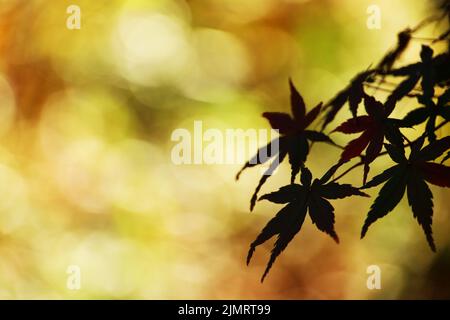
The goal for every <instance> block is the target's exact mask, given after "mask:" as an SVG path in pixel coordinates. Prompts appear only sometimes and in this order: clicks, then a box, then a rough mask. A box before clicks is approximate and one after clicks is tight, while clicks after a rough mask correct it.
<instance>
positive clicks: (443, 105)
mask: <svg viewBox="0 0 450 320" xmlns="http://www.w3.org/2000/svg"><path fill="white" fill-rule="evenodd" d="M449 101H450V89H447V90H446V91H445V92H444V93H443V94H442V95H441V96H439V98H438V101H437V103H434V101H433V100H432V99H430V100H428V101H424V100H422V98H421V97H419V102H422V103H423V104H425V107H421V108H417V109H415V110H413V111H411V112H409V113H408V114H407V115H406V116H405V118H403V120H402V121H401V126H402V127H412V126H415V125H418V124H421V123H422V122H425V121H427V124H426V133H427V136H428V139H429V141H430V142H431V141H434V140H436V133H435V128H436V118H437V117H438V116H441V117H442V118H444V119H445V120H448V121H450V107H448V106H447V105H448V102H449Z"/></svg>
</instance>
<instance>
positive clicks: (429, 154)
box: [361, 137, 450, 251]
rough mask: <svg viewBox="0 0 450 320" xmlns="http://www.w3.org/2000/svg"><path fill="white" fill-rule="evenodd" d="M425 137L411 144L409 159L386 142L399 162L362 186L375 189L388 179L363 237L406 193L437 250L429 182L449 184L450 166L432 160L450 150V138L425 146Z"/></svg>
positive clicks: (366, 222) (362, 233) (415, 215)
mask: <svg viewBox="0 0 450 320" xmlns="http://www.w3.org/2000/svg"><path fill="white" fill-rule="evenodd" d="M423 143H424V138H423V137H422V138H420V139H418V140H417V141H416V142H414V143H413V144H412V145H411V153H410V156H409V159H407V158H406V156H405V150H404V147H403V146H394V145H391V144H386V145H385V147H386V150H387V152H388V154H389V156H390V157H391V159H392V160H393V161H395V162H396V163H397V164H396V165H394V166H393V167H391V168H389V169H387V170H385V171H384V172H383V173H381V174H379V175H377V176H375V177H374V178H373V179H372V180H371V181H369V182H368V183H367V184H366V185H364V186H363V187H362V188H361V189H366V188H372V187H375V186H377V185H379V184H381V183H383V182H386V183H385V184H384V185H383V187H382V188H381V190H380V193H379V195H378V197H377V198H376V199H375V201H374V202H373V204H372V206H371V207H370V210H369V212H368V214H367V218H366V220H365V222H364V225H363V227H362V231H361V238H363V237H364V236H365V235H366V233H367V230H368V228H369V227H370V225H371V224H372V223H374V222H375V221H376V220H378V219H380V218H382V217H384V216H386V215H387V214H388V213H389V212H391V211H392V210H393V209H394V208H395V207H396V206H397V205H398V203H399V202H400V200H401V199H402V198H403V195H404V193H405V191H406V192H407V197H408V203H409V205H410V207H411V209H412V212H413V215H414V218H416V219H417V221H418V223H419V225H420V226H421V227H422V229H423V231H424V233H425V236H426V239H427V241H428V244H429V246H430V248H431V250H433V251H436V246H435V244H434V240H433V234H432V228H431V225H432V218H433V194H432V193H431V191H430V189H429V187H428V184H427V182H428V183H431V184H433V185H436V186H440V187H447V188H448V187H450V167H447V166H445V165H443V164H437V163H434V162H431V161H432V160H435V159H436V158H438V157H439V156H441V155H442V154H443V153H444V152H445V151H446V150H448V149H450V137H446V138H443V139H440V140H436V141H434V142H432V143H430V144H429V145H427V146H426V147H424V148H422V146H423Z"/></svg>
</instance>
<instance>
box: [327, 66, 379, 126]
mask: <svg viewBox="0 0 450 320" xmlns="http://www.w3.org/2000/svg"><path fill="white" fill-rule="evenodd" d="M373 72H374V71H372V70H368V71H364V72H360V73H358V74H357V75H356V76H355V77H354V78H353V79H352V80H351V81H350V84H349V85H348V86H347V87H345V88H344V89H343V90H342V91H340V92H339V93H338V94H337V95H336V96H335V97H334V98H332V99H331V101H330V102H328V103H327V104H326V105H325V106H324V109H325V110H326V111H327V112H326V114H325V119H324V122H323V124H322V130H323V129H325V127H326V126H327V125H328V124H329V123H330V122H332V121H333V120H334V118H335V117H336V114H337V113H338V112H339V111H340V110H341V109H342V107H343V106H344V104H345V103H346V102H347V101H348V104H349V107H350V111H351V112H352V115H353V116H354V117H356V115H357V111H358V106H359V104H360V103H361V101H362V99H363V97H364V81H366V80H367V79H368V78H369V77H370V76H371V75H372V74H373Z"/></svg>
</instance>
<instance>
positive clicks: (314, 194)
mask: <svg viewBox="0 0 450 320" xmlns="http://www.w3.org/2000/svg"><path fill="white" fill-rule="evenodd" d="M336 169H337V166H334V167H332V168H331V169H330V170H329V171H328V172H327V173H326V174H325V175H324V176H323V177H322V178H321V179H315V180H314V181H313V182H312V183H311V181H312V174H311V172H310V171H309V170H308V169H307V168H306V167H303V168H302V172H301V176H300V181H301V184H290V185H287V186H284V187H282V188H280V189H279V190H278V191H276V192H272V193H269V194H266V195H263V196H262V197H260V198H259V200H268V201H270V202H273V203H279V204H286V206H285V207H283V208H282V209H281V210H280V211H279V212H278V213H277V214H276V216H275V217H274V218H273V219H271V220H270V221H269V222H268V223H267V225H266V226H265V227H264V229H263V230H262V232H261V233H260V234H259V235H258V237H257V238H256V239H255V241H253V243H252V244H251V245H250V250H249V252H248V256H247V264H249V263H250V260H251V258H252V256H253V253H254V252H255V249H256V247H257V246H259V245H261V244H263V243H264V242H266V241H267V240H269V239H271V238H272V237H273V236H275V235H278V238H277V240H276V242H275V245H274V247H273V250H272V253H271V256H270V260H269V262H268V263H267V267H266V270H265V272H264V274H263V276H262V278H261V282H262V281H264V279H265V277H266V276H267V274H268V272H269V271H270V269H271V267H272V265H273V263H274V262H275V260H276V258H277V257H278V256H279V255H280V254H281V252H282V251H283V250H284V249H285V248H286V247H287V245H288V244H289V242H291V240H292V239H293V238H294V236H295V235H296V234H297V233H298V232H299V231H300V229H301V227H302V225H303V222H304V220H305V217H306V214H307V212H308V211H309V216H310V218H311V220H312V222H313V224H315V225H316V227H317V228H318V229H319V230H320V231H322V232H325V233H327V234H328V235H330V236H331V238H333V239H334V240H335V241H336V242H337V243H339V238H338V235H337V234H336V231H335V230H334V208H333V206H332V205H331V203H330V202H329V201H328V200H330V199H343V198H346V197H350V196H353V195H358V196H368V195H366V194H365V193H363V192H361V191H360V190H359V189H358V188H355V187H353V186H351V185H349V184H338V183H336V182H329V183H327V182H328V180H329V179H330V177H331V175H332V174H333V173H334V172H335V171H336Z"/></svg>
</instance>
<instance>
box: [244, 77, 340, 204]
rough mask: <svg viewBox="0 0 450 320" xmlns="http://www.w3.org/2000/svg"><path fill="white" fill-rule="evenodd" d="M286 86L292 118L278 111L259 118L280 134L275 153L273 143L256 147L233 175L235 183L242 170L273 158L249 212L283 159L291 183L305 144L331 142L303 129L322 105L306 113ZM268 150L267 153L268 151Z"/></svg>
mask: <svg viewBox="0 0 450 320" xmlns="http://www.w3.org/2000/svg"><path fill="white" fill-rule="evenodd" d="M289 86H290V92H291V109H292V115H293V117H291V116H290V115H289V114H287V113H281V112H265V113H263V117H264V118H266V119H267V120H268V121H269V123H270V125H271V127H272V128H273V129H276V130H278V131H279V133H280V137H278V138H277V139H276V142H277V144H278V150H273V149H275V148H274V145H275V143H274V142H275V140H272V141H271V142H269V143H268V144H267V145H266V146H264V147H262V148H260V149H259V150H258V151H257V153H256V155H254V156H253V157H252V158H251V159H250V160H249V161H247V162H246V163H245V164H244V166H243V167H242V169H241V170H240V171H239V172H238V173H237V175H236V180H238V179H239V176H240V174H241V173H242V172H243V171H244V170H245V169H247V168H250V167H254V166H257V165H259V164H262V163H265V162H267V161H269V160H270V159H271V158H275V159H274V161H272V163H271V165H270V166H269V168H268V169H267V170H266V171H265V172H264V174H263V176H262V178H261V179H260V181H259V183H258V185H257V187H256V190H255V192H254V193H253V196H252V198H251V200H250V210H253V208H254V206H255V203H256V200H257V197H258V192H259V190H260V189H261V187H262V186H263V184H264V183H265V182H266V181H267V179H268V178H269V176H271V175H272V174H273V172H274V171H275V170H276V168H277V167H278V166H279V164H280V163H281V162H282V161H283V160H284V159H285V157H286V156H288V158H289V163H290V165H291V182H293V181H294V179H295V177H296V176H297V174H298V173H299V171H300V168H301V166H302V165H303V163H304V162H305V161H306V158H307V156H308V153H309V148H310V147H309V141H311V142H328V143H331V144H334V143H333V141H332V140H331V139H330V138H329V137H328V136H327V135H325V134H324V133H322V132H318V131H314V130H307V128H308V127H309V126H310V125H311V123H312V122H313V121H314V120H315V119H316V118H317V116H318V115H319V113H320V110H321V108H322V103H319V104H318V105H317V106H316V107H314V108H313V109H312V110H311V111H309V112H308V113H307V112H306V106H305V102H304V101H303V98H302V96H301V95H300V93H299V92H298V91H297V89H296V88H295V86H294V84H293V83H292V81H291V80H289ZM269 150H270V151H271V152H269ZM274 153H275V155H274ZM268 155H270V156H268Z"/></svg>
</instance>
